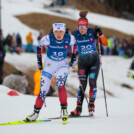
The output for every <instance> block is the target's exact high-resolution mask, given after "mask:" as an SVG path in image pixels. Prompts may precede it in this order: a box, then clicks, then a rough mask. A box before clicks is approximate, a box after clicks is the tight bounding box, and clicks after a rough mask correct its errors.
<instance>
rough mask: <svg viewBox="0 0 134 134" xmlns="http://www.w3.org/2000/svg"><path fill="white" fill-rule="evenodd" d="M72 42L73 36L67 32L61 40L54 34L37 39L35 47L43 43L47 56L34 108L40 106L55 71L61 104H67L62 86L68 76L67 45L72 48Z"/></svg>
mask: <svg viewBox="0 0 134 134" xmlns="http://www.w3.org/2000/svg"><path fill="white" fill-rule="evenodd" d="M74 44H75V38H74V36H72V35H69V34H65V35H64V38H63V40H62V41H57V40H56V39H55V36H54V34H49V35H47V36H44V37H43V38H42V39H41V40H40V41H39V44H38V46H37V47H39V48H41V47H42V46H43V45H46V46H47V57H46V59H45V62H44V68H43V70H42V74H41V85H40V87H41V89H40V94H39V96H38V97H37V100H36V104H35V107H36V108H41V107H42V105H43V102H44V100H45V98H46V95H47V93H48V90H49V87H50V83H51V79H52V77H53V75H54V73H56V83H57V87H58V93H59V100H60V103H61V106H62V105H65V106H67V93H66V90H65V86H64V85H65V82H66V79H67V76H68V60H67V53H68V50H69V47H70V46H72V48H73V46H74ZM72 51H73V49H72Z"/></svg>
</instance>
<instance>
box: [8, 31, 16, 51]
mask: <svg viewBox="0 0 134 134" xmlns="http://www.w3.org/2000/svg"><path fill="white" fill-rule="evenodd" d="M11 43H12V45H11V47H10V48H9V49H10V52H16V46H17V43H16V36H15V33H13V34H12V40H11Z"/></svg>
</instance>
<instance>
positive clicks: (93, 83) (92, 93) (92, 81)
mask: <svg viewBox="0 0 134 134" xmlns="http://www.w3.org/2000/svg"><path fill="white" fill-rule="evenodd" d="M99 68H100V60H99V58H98V59H97V60H96V62H95V63H94V64H93V65H92V66H91V67H90V70H89V86H90V90H89V106H88V107H89V109H88V110H89V112H94V111H95V99H96V94H97V77H98V73H99Z"/></svg>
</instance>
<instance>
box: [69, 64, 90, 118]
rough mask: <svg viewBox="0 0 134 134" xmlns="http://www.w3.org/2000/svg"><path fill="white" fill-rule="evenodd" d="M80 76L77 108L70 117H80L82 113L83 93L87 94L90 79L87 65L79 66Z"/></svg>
mask: <svg viewBox="0 0 134 134" xmlns="http://www.w3.org/2000/svg"><path fill="white" fill-rule="evenodd" d="M78 75H79V80H80V86H79V90H78V94H77V106H76V109H75V110H74V111H72V112H71V113H70V116H79V115H80V114H81V112H82V104H83V99H84V94H83V91H84V92H85V90H86V86H87V77H88V70H87V67H86V66H85V65H83V64H78ZM82 90H83V91H82Z"/></svg>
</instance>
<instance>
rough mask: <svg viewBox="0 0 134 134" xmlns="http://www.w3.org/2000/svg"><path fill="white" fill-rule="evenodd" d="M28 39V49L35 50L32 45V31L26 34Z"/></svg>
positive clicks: (29, 50)
mask: <svg viewBox="0 0 134 134" xmlns="http://www.w3.org/2000/svg"><path fill="white" fill-rule="evenodd" d="M26 41H27V49H28V52H30V53H31V52H33V46H32V43H33V39H32V33H31V32H29V34H28V35H27V36H26Z"/></svg>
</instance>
